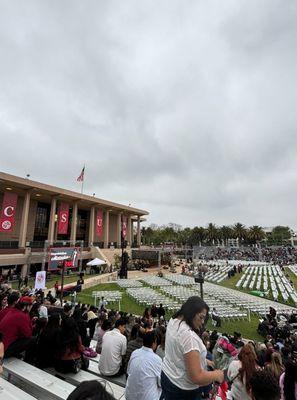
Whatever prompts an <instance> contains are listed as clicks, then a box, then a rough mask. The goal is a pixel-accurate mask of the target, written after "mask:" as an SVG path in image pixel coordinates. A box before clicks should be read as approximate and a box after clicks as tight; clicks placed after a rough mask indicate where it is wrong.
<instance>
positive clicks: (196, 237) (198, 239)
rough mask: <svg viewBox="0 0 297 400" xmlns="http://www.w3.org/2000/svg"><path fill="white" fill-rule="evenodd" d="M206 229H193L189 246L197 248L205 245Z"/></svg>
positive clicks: (196, 227)
mask: <svg viewBox="0 0 297 400" xmlns="http://www.w3.org/2000/svg"><path fill="white" fill-rule="evenodd" d="M205 237H206V235H205V229H204V228H203V227H202V226H200V227H198V226H195V227H194V228H193V229H192V232H191V235H190V237H189V244H190V245H193V246H195V245H196V246H197V245H200V244H202V243H203V240H204V239H205Z"/></svg>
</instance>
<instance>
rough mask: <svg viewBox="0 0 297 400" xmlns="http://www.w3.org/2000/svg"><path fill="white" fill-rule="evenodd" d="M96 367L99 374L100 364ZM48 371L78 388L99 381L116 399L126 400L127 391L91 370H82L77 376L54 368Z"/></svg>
mask: <svg viewBox="0 0 297 400" xmlns="http://www.w3.org/2000/svg"><path fill="white" fill-rule="evenodd" d="M94 365H96V366H97V370H96V371H97V372H99V371H98V364H96V363H94ZM46 371H47V372H48V373H50V374H52V375H54V376H56V377H58V378H61V379H65V380H66V381H67V382H69V383H71V384H72V385H74V386H78V385H79V384H80V383H81V382H84V381H92V380H97V381H98V382H100V383H102V385H103V386H104V387H105V389H106V390H107V391H108V392H109V393H110V394H111V395H113V396H114V398H115V399H117V400H118V399H121V400H124V399H125V389H124V388H123V387H121V386H118V385H117V384H115V383H114V382H110V381H108V380H107V379H105V378H103V377H102V376H99V375H98V374H93V373H92V371H91V370H89V372H88V371H83V370H80V371H79V372H77V373H76V374H73V373H67V374H64V373H61V372H57V371H56V370H55V369H53V368H48V369H46Z"/></svg>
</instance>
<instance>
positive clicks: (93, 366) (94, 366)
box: [88, 358, 127, 388]
mask: <svg viewBox="0 0 297 400" xmlns="http://www.w3.org/2000/svg"><path fill="white" fill-rule="evenodd" d="M88 371H90V372H91V373H92V374H95V375H97V376H98V377H99V378H102V379H105V380H107V381H109V382H112V383H114V384H115V385H118V386H121V387H123V388H124V387H125V386H126V382H127V379H126V375H125V374H123V375H120V376H117V377H111V376H105V375H102V374H101V373H100V371H99V368H98V361H97V362H96V361H94V360H93V358H90V364H89V368H88Z"/></svg>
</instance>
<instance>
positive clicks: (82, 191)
mask: <svg viewBox="0 0 297 400" xmlns="http://www.w3.org/2000/svg"><path fill="white" fill-rule="evenodd" d="M83 171H84V175H83V179H82V181H81V194H83V193H84V182H85V172H86V164H84V167H83Z"/></svg>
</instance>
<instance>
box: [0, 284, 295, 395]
mask: <svg viewBox="0 0 297 400" xmlns="http://www.w3.org/2000/svg"><path fill="white" fill-rule="evenodd" d="M55 300H56V299H55V297H54V295H53V294H52V293H51V292H48V293H47V295H45V294H44V292H42V291H41V290H39V291H36V292H35V293H34V294H30V293H29V292H28V290H23V292H20V291H12V290H11V289H10V288H8V287H7V286H6V285H2V287H1V293H0V308H1V310H0V333H1V335H0V339H1V341H0V360H1V371H2V363H3V362H4V365H5V358H8V357H11V356H17V357H23V359H24V361H26V362H28V363H30V364H33V365H36V366H37V367H39V368H41V369H44V368H49V367H51V368H55V369H56V371H58V372H61V373H68V372H72V373H77V372H78V371H80V369H85V370H88V367H89V359H90V358H92V357H94V356H97V354H100V358H99V362H98V369H99V373H100V374H101V376H102V377H104V378H106V379H110V378H115V377H118V376H123V377H126V389H125V397H126V399H127V400H159V399H162V400H175V399H176V400H177V399H178V400H184V399H187V400H199V399H215V398H216V397H215V396H217V395H219V396H221V398H222V399H224V398H226V397H224V396H226V393H228V395H229V398H230V399H232V400H234V399H235V400H237V399H243V400H245V399H246V400H266V399H267V400H277V399H282V400H293V399H296V398H297V397H296V395H297V384H296V380H297V373H296V372H297V340H296V337H295V336H294V335H292V334H290V333H289V334H287V335H286V336H285V337H281V336H280V335H279V334H278V332H277V330H276V329H275V330H274V331H273V330H272V331H268V333H267V335H266V338H265V340H264V342H263V343H261V344H256V343H254V342H252V341H247V340H244V339H242V337H241V335H240V333H239V332H235V333H234V335H232V336H229V335H227V334H226V333H223V334H219V333H218V332H217V331H216V330H214V331H212V332H210V331H208V330H206V328H205V326H206V322H207V320H208V318H209V314H211V312H210V310H209V307H208V305H207V304H206V303H205V302H204V301H203V300H202V299H201V298H199V297H197V296H193V297H190V298H189V299H188V300H187V301H186V302H185V303H184V304H183V305H182V306H181V308H180V310H178V311H177V312H176V313H175V314H174V315H173V316H172V317H171V318H170V320H169V321H166V318H165V317H166V313H165V309H164V308H163V306H162V305H161V304H160V305H156V304H153V305H152V306H151V307H150V308H146V309H145V310H144V313H143V315H142V316H135V315H131V314H127V313H124V312H119V311H116V310H108V309H107V303H106V301H105V299H104V298H101V301H100V303H99V307H98V308H96V307H94V306H91V305H86V304H80V303H77V304H76V303H72V304H71V303H68V302H65V303H64V304H63V307H60V306H57V302H56V301H55ZM274 311H275V310H274ZM274 311H273V309H272V310H271V311H270V313H269V315H268V316H267V318H268V319H269V322H270V325H271V326H273V319H274V318H276V315H275V313H274ZM92 339H93V340H95V341H96V349H95V348H92V347H90V343H91V340H92ZM95 350H96V351H95ZM230 396H231V397H230ZM83 399H93V400H95V399H96V400H98V399H107V400H111V399H113V397H112V395H110V394H108V393H107V392H106V390H105V389H104V387H102V385H101V384H100V383H99V382H95V381H94V382H88V383H86V382H84V383H83V384H82V385H80V386H79V387H78V388H77V389H76V390H75V391H74V392H73V393H72V394H71V395H70V396H69V400H83Z"/></svg>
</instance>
